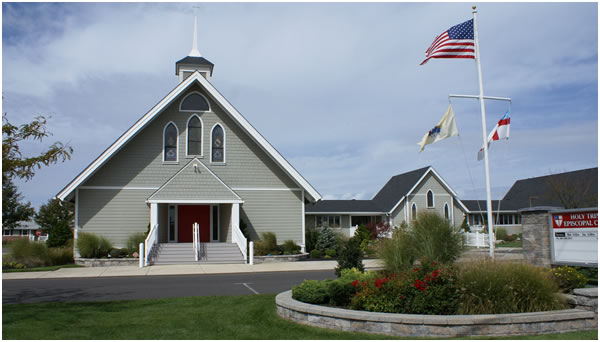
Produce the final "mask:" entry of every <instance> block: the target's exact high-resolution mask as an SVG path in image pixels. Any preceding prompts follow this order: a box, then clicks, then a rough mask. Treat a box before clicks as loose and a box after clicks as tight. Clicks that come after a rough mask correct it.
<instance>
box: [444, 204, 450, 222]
mask: <svg viewBox="0 0 600 342" xmlns="http://www.w3.org/2000/svg"><path fill="white" fill-rule="evenodd" d="M444 217H445V218H446V220H449V219H450V210H449V209H448V203H444Z"/></svg>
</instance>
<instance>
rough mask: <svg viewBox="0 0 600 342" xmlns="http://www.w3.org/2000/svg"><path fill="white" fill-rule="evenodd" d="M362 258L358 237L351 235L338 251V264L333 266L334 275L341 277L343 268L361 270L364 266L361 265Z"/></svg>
mask: <svg viewBox="0 0 600 342" xmlns="http://www.w3.org/2000/svg"><path fill="white" fill-rule="evenodd" d="M362 258H363V256H362V251H361V250H360V245H359V242H358V239H356V238H354V237H353V238H351V239H350V240H348V242H347V243H346V245H345V246H344V248H342V250H341V251H340V256H339V258H338V264H337V267H336V268H335V275H336V276H338V277H341V275H342V272H343V271H344V270H346V269H352V268H354V269H357V270H359V271H360V272H363V271H364V270H365V266H364V265H363V262H362Z"/></svg>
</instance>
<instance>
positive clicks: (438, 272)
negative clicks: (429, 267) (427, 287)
mask: <svg viewBox="0 0 600 342" xmlns="http://www.w3.org/2000/svg"><path fill="white" fill-rule="evenodd" d="M439 274H440V270H435V271H433V272H432V273H431V276H432V277H433V278H437V276H438V275H439Z"/></svg>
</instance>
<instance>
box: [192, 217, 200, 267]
mask: <svg viewBox="0 0 600 342" xmlns="http://www.w3.org/2000/svg"><path fill="white" fill-rule="evenodd" d="M192 228H193V229H194V260H196V261H198V254H199V252H200V228H199V225H198V223H197V222H196V223H194V224H193V225H192Z"/></svg>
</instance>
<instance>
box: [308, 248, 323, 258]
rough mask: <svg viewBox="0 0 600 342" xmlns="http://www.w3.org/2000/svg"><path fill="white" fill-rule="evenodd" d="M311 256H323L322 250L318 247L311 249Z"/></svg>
mask: <svg viewBox="0 0 600 342" xmlns="http://www.w3.org/2000/svg"><path fill="white" fill-rule="evenodd" d="M310 257H311V258H313V259H318V258H320V257H321V251H320V250H318V249H313V250H312V251H310Z"/></svg>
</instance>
